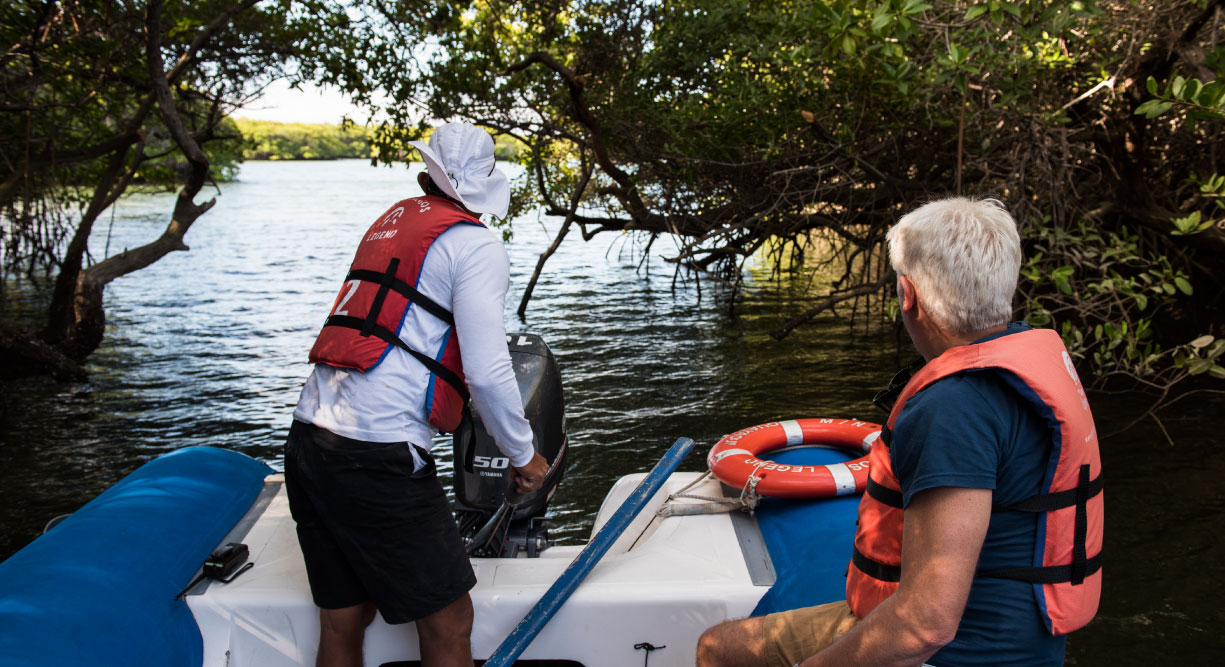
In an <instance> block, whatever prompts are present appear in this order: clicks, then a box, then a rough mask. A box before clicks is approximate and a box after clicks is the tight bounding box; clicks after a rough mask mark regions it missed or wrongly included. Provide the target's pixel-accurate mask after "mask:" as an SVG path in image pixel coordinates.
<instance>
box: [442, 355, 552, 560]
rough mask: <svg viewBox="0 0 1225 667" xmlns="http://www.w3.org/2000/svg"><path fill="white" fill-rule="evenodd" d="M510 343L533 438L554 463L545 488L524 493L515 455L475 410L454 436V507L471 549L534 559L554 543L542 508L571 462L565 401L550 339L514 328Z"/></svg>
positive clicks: (475, 552) (489, 554) (490, 555)
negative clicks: (515, 478) (515, 476)
mask: <svg viewBox="0 0 1225 667" xmlns="http://www.w3.org/2000/svg"><path fill="white" fill-rule="evenodd" d="M506 341H507V345H508V346H509V348H510V361H511V366H512V367H513V368H514V371H515V378H516V379H517V380H518V382H519V394H520V395H521V396H522V397H523V412H524V414H525V415H526V416H527V419H528V422H529V423H530V424H531V425H532V444H533V445H534V446H535V448H536V451H537V452H538V453H539V454H540V455H541V456H542V457H544V459H545V460H546V461H548V462H549V474H548V475H547V476H546V477H545V480H544V483H543V484H542V485H541V487H540V489H538V490H536V491H533V492H532V493H529V494H520V493H519V492H518V489H517V487H516V486H515V485H513V484H511V482H510V476H511V473H512V470H511V467H510V459H508V458H507V457H506V456H505V455H503V454H502V451H501V450H499V449H498V447H497V445H496V444H494V440H493V436H491V435H489V433H488V431H486V430H485V425H484V424H483V423H482V422H481V418H480V415H478V414H476V411H472V415H471V418H465V419H464V421H463V423H461V424H460V426H459V428H457V429H456V430H455V434H454V436H453V437H452V445H453V447H454V454H455V458H454V461H455V508H456V514H457V519H458V521H459V532H460V535H461V536H462V537H463V539H464V542H465V544H466V545H467V547H468V553H469V555H472V556H480V557H486V558H515V557H519V556H524V555H526V556H527V557H529V558H530V557H534V556H536V555H538V554H539V553H540V551H542V550H543V549H545V548H547V547H548V546H549V540H548V531H547V527H546V525H545V522H544V513H545V511H546V510H547V509H548V506H549V500H550V499H551V498H552V497H553V491H555V490H556V489H557V483H558V482H559V481H561V473H562V470H563V469H564V468H565V455H566V445H567V442H568V441H567V437H566V417H565V404H564V401H563V399H562V391H561V374H560V373H559V372H558V370H557V361H556V360H555V359H554V358H553V353H552V352H551V351H549V346H548V345H545V342H544V339H542V338H541V337H540V336H537V335H535V334H529V333H514V334H509V335H508V336H507V337H506Z"/></svg>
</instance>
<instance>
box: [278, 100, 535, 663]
mask: <svg viewBox="0 0 1225 667" xmlns="http://www.w3.org/2000/svg"><path fill="white" fill-rule="evenodd" d="M412 145H413V146H414V147H416V148H417V149H418V150H419V151H420V152H421V156H422V158H423V159H424V161H425V164H426V168H427V170H428V175H427V174H425V173H422V174H419V175H418V182H419V183H420V184H421V187H422V189H423V190H424V191H425V196H423V197H413V198H410V199H405V200H403V201H401V202H398V203H396V204H395V205H393V206H392V207H391V208H390V209H388V210H387V211H386V212H385V213H383V214H382V215H381V216H379V218H378V219H377V220H375V222H374V224H373V225H371V227H370V228H369V229H367V230H366V232H365V234H364V235H363V236H362V240H361V243H360V244H359V245H358V249H357V253H356V256H355V257H354V260H353V264H352V267H351V268H350V271H349V273H348V275H346V276H345V282H344V284H343V285H342V287H341V289H340V292H339V293H338V294H337V297H336V301H335V303H334V304H333V306H332V310H331V312H330V313H329V315H328V318H327V319H326V320H325V322H324V327H323V330H322V331H321V332H320V333H319V337H318V338H317V339H316V341H315V344H314V346H313V347H312V348H311V353H310V361H311V362H312V363H314V364H315V369H314V371H313V372H312V373H311V375H310V377H309V378H308V379H307V381H306V384H305V385H304V386H303V388H302V395H301V397H300V398H299V400H298V405H297V408H296V409H295V410H294V422H293V426H292V428H291V429H290V434H289V439H288V441H287V442H286V445H285V478H286V487H287V491H288V493H289V501H290V509H291V511H292V513H293V515H294V519H295V521H296V522H297V526H298V541H299V543H300V544H301V546H302V554H303V557H304V559H305V561H306V570H307V576H308V578H309V579H310V585H311V593H312V595H313V597H314V599H315V604H317V605H318V606H319V607H320V624H321V628H320V638H319V653H318V657H317V660H316V664H317V665H321V666H322V665H329V666H331V665H361V660H362V657H361V649H362V641H363V639H364V636H365V629H366V626H367V625H369V624H370V622H371V621H372V620H373V618H374V612H375V610H376V609H377V610H378V611H379V612H380V613H382V615H383V619H384V620H385V621H387V622H388V623H391V624H396V623H407V622H410V621H415V622H416V624H417V633H418V636H419V637H420V647H421V659H422V664H423V665H426V666H428V667H435V666H440V665H471V664H472V656H471V648H470V644H469V635H470V633H471V630H472V617H473V612H472V601H471V599H470V598H469V596H468V590H469V589H471V588H472V586H473V585H474V584H475V583H476V578H475V576H474V575H473V572H472V567H471V565H470V563H469V561H468V557H467V554H466V553H465V550H464V548H463V544H462V543H461V541H460V537H459V532H458V529H457V528H456V525H455V521H454V518H453V517H452V515H451V508H450V505H449V503H448V502H447V498H446V494H445V493H444V491H443V489H442V486H441V484H440V483H439V481H438V478H437V475H436V474H435V468H434V459H433V457H432V456H431V455H430V453H429V449H430V447H431V443H432V437H433V436H434V435H435V434H436V433H437V432H438V431H444V432H446V431H452V430H454V429H455V427H456V426H458V424H459V422H460V419H461V417H462V414H463V411H464V410H465V406H466V405H467V403H468V398H469V397H470V398H471V401H472V405H473V406H474V407H475V408H476V409H477V410H478V411H479V412H480V414H481V419H482V421H483V422H484V424H485V425H486V427H487V428H488V430H489V432H490V433H491V434H492V435H493V437H494V440H495V441H496V443H497V445H498V447H499V448H500V449H501V450H502V452H503V453H504V454H506V456H507V457H509V458H510V462H511V466H512V467H513V468H514V470H515V475H514V479H515V483H516V484H517V485H518V487H519V489H520V490H521V491H523V492H528V491H532V490H535V489H537V488H539V486H540V484H541V483H542V481H543V479H544V476H545V473H546V472H547V469H548V464H547V462H546V461H545V460H544V458H543V457H541V456H540V455H539V454H537V453H535V450H534V449H533V447H532V431H531V427H530V425H529V424H528V422H527V420H526V419H525V418H524V414H523V407H522V401H521V398H520V395H519V388H518V385H517V383H516V381H515V376H514V371H513V369H512V368H511V363H510V355H509V352H508V350H507V347H506V332H505V329H504V326H503V322H502V316H503V311H504V306H505V298H506V291H507V289H508V287H509V282H510V274H509V262H508V259H507V255H506V250H505V249H504V248H503V246H502V243H501V241H500V240H499V238H498V237H497V236H496V235H495V234H494V233H493V232H491V231H490V230H489V229H487V228H486V227H485V226H484V225H482V224H480V222H478V216H479V214H481V213H488V214H491V215H494V216H496V217H498V218H503V217H505V216H506V210H507V207H508V206H509V204H510V187H509V185H508V183H507V180H506V176H505V175H504V174H503V173H502V172H501V171H499V170H498V169H497V167H496V164H495V161H494V144H493V139H492V138H490V136H489V134H488V133H486V132H485V131H484V130H481V129H478V128H476V127H474V126H473V125H470V124H468V123H448V124H446V125H443V126H442V127H439V128H438V129H437V130H435V132H434V134H433V136H431V138H430V142H429V144H428V145H427V144H425V143H424V142H420V141H414V142H412Z"/></svg>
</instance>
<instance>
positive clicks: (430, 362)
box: [323, 315, 468, 403]
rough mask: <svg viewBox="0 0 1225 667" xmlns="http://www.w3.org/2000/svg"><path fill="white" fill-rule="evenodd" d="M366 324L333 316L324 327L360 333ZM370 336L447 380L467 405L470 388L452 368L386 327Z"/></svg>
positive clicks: (371, 333) (358, 320)
mask: <svg viewBox="0 0 1225 667" xmlns="http://www.w3.org/2000/svg"><path fill="white" fill-rule="evenodd" d="M365 322H366V321H365V320H364V319H362V318H360V317H351V316H349V315H333V316H331V317H329V318H327V320H325V321H324V322H323V326H325V327H346V328H349V329H357V330H358V331H361V330H362V326H363V325H364V324H365ZM369 335H371V336H374V337H376V338H379V339H380V340H382V341H384V342H386V343H389V344H391V345H395V346H396V347H398V348H400V349H401V350H404V351H405V352H407V353H409V354H411V355H412V357H413V358H414V359H416V360H417V361H420V362H421V363H422V364H424V365H425V367H426V368H428V369H429V370H430V372H431V373H433V374H434V375H437V376H438V377H440V378H442V379H443V380H445V381H446V383H447V384H449V385H451V388H453V389H454V390H455V392H456V393H457V394H459V396H460V398H462V399H464V402H465V403H467V402H468V386H467V385H465V384H464V381H463V380H461V379H460V378H459V376H458V375H456V374H455V372H454V371H452V370H451V369H450V368H447V367H446V366H443V365H442V363H441V362H439V361H438V360H436V359H433V358H432V357H427V356H425V355H424V354H421V353H420V352H418V351H416V350H414V349H413V348H411V347H409V346H408V344H407V343H405V342H404V341H402V340H400V337H399V336H397V335H395V334H394V333H392V332H390V331H388V330H387V329H385V328H384V327H380V326H377V325H376V326H375V327H374V330H373V331H371V332H370V334H369Z"/></svg>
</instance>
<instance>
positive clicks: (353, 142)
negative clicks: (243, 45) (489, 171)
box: [231, 118, 519, 162]
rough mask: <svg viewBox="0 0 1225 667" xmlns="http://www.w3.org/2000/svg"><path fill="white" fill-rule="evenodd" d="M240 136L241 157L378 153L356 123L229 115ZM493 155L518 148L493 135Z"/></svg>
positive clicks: (358, 157) (366, 131) (337, 157)
mask: <svg viewBox="0 0 1225 667" xmlns="http://www.w3.org/2000/svg"><path fill="white" fill-rule="evenodd" d="M231 120H233V121H234V124H235V125H236V126H237V128H238V131H239V132H240V133H241V134H242V136H243V146H242V159H243V160H244V161H246V160H268V161H273V162H287V161H296V160H310V161H316V160H369V159H370V158H372V157H374V155H375V153H376V152H377V151H376V150H375V148H374V146H373V145H372V143H371V131H370V130H369V129H368V128H366V127H360V126H356V125H351V126H347V127H346V126H341V125H332V124H328V123H279V122H276V121H270V120H250V119H247V118H232V119H231ZM494 141H495V149H494V152H495V155H496V156H497V157H498V158H499V159H503V160H506V159H509V158H511V157H513V156H514V155H515V154H516V153H518V151H519V146H518V145H517V143H516V142H515V140H514V139H511V138H510V137H505V136H501V137H495V138H494Z"/></svg>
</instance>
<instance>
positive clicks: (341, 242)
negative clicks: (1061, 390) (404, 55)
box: [0, 161, 893, 557]
mask: <svg viewBox="0 0 1225 667" xmlns="http://www.w3.org/2000/svg"><path fill="white" fill-rule="evenodd" d="M419 169H420V166H419V165H418V166H417V167H415V168H414V169H413V170H412V171H409V170H405V169H404V168H403V167H397V168H374V167H370V166H369V165H367V164H366V163H365V162H364V161H342V162H280V163H278V162H252V163H248V164H246V165H245V166H244V167H243V170H242V173H241V175H240V179H239V180H238V181H236V182H234V183H228V184H224V185H222V186H221V191H222V193H221V195H220V196H219V197H218V198H217V205H216V207H215V208H213V209H212V210H211V211H209V212H208V213H207V214H206V215H204V216H203V217H202V218H200V220H199V221H197V222H196V224H195V225H194V226H193V227H192V229H191V231H190V232H189V234H188V236H187V243H188V245H190V246H191V248H192V250H191V251H190V252H179V253H172V254H171V255H169V256H167V257H166V258H164V259H163V260H161V261H160V262H158V263H156V264H154V265H152V266H150V267H149V268H146V269H144V270H142V271H139V272H137V273H134V274H131V275H129V276H126V277H124V278H121V279H119V280H118V281H116V282H114V283H112V284H111V285H110V286H109V287H108V288H107V295H106V310H107V317H108V323H107V324H108V326H107V335H106V340H105V341H104V343H103V345H102V347H101V348H100V349H99V350H98V351H97V352H96V353H95V354H94V355H93V356H91V357H90V359H89V364H90V365H89V371H90V379H89V381H88V382H87V383H84V384H78V385H56V384H54V383H51V382H47V381H45V380H37V379H36V380H31V381H27V382H23V383H19V384H17V385H13V386H10V388H9V392H10V397H9V399H10V403H9V414H10V419H9V426H8V429H7V431H6V432H5V433H4V436H3V437H4V441H5V446H4V447H0V479H2V481H3V484H2V485H0V487H2V490H0V501H3V502H0V521H2V522H3V526H4V530H3V535H4V537H3V541H0V557H4V556H6V555H8V554H9V553H11V552H12V551H15V550H16V549H18V548H20V546H21V545H23V544H24V543H25V542H26V541H28V540H29V539H31V538H32V537H33V536H34V535H35V534H36V533H37V531H38V530H39V529H40V528H41V526H42V524H43V522H44V521H45V520H46V519H48V518H50V517H51V516H54V515H55V514H59V513H64V512H69V511H72V510H74V509H76V508H77V507H79V506H80V505H81V504H82V503H83V502H85V501H86V500H88V499H89V498H91V497H93V496H94V495H96V494H97V493H99V492H101V491H102V490H103V489H105V488H106V487H107V486H109V485H110V484H112V483H114V482H115V481H116V480H117V479H119V478H120V477H122V476H123V475H125V474H127V473H128V472H130V471H131V470H133V469H134V468H136V467H137V466H138V465H139V464H140V463H142V462H144V461H145V460H148V459H150V458H152V457H155V456H157V455H159V454H162V453H164V452H167V451H170V450H172V449H177V448H179V447H185V446H189V445H211V446H216V447H225V448H229V449H235V450H238V451H242V452H244V453H246V454H249V455H251V456H254V457H256V458H259V459H262V460H265V461H267V462H269V463H270V464H272V465H273V466H274V467H279V466H280V464H281V446H282V443H283V440H284V436H285V433H286V431H287V430H288V426H289V421H290V414H291V411H292V409H293V405H294V404H295V402H296V401H297V397H298V391H299V389H300V388H301V383H302V381H303V379H304V378H305V377H306V375H307V374H308V373H309V372H310V366H309V365H308V364H307V363H306V352H307V350H308V349H309V348H310V345H311V343H312V342H313V340H314V336H315V334H316V333H317V332H318V327H319V325H320V322H321V321H322V319H323V317H324V316H325V315H326V312H327V310H328V308H329V307H330V306H331V303H332V299H333V298H334V296H335V293H336V290H337V289H338V286H339V284H340V280H341V277H342V276H343V275H344V273H345V271H346V270H347V268H348V265H349V262H350V261H351V260H352V255H353V251H354V249H355V247H356V245H357V242H358V239H359V237H360V235H361V232H362V230H364V229H365V228H366V227H367V226H368V225H369V224H370V222H371V221H372V220H374V219H375V217H377V216H378V215H379V214H380V213H382V212H383V211H384V210H385V209H386V208H387V207H388V206H389V205H390V204H392V203H393V202H395V201H397V200H399V199H403V198H404V197H408V196H414V195H416V194H418V191H417V188H416V185H415V178H414V176H413V174H415V173H416V171H418V170H419ZM207 194H208V193H206V195H207ZM172 207H173V195H171V194H163V195H140V196H133V197H129V198H127V199H125V200H124V201H123V202H121V204H120V205H119V207H118V209H117V211H116V216H115V220H114V224H113V227H112V228H111V229H109V230H108V229H107V228H106V226H105V225H104V226H101V227H99V229H97V230H96V232H95V238H94V245H93V248H92V251H93V254H94V256H95V257H102V256H103V255H104V251H105V249H106V248H107V247H108V245H107V244H108V242H109V249H110V252H111V253H112V254H114V253H116V252H119V251H122V250H123V249H124V248H127V247H136V246H139V245H141V244H143V243H146V242H148V241H149V240H151V239H153V238H156V236H157V235H159V234H160V233H161V231H162V229H163V228H164V227H165V221H166V216H167V215H168V213H169V211H170V210H171V209H172ZM558 223H559V221H558V220H557V219H552V218H544V219H537V218H534V217H529V218H525V219H521V220H519V221H518V222H517V223H516V225H515V238H514V241H513V242H512V243H511V244H510V246H509V252H510V256H511V266H512V269H511V270H512V278H511V282H512V287H511V293H510V295H509V296H508V299H507V310H506V322H507V330H508V331H517V330H527V331H533V332H536V333H539V334H541V335H542V336H544V338H545V340H546V341H547V342H548V343H549V345H550V346H551V347H552V349H553V351H554V353H555V354H556V356H557V359H558V363H559V365H560V366H561V372H562V378H563V381H564V385H565V390H566V401H567V405H566V412H567V418H568V424H569V429H570V437H571V445H572V450H571V454H570V462H569V468H568V470H567V471H566V480H565V481H564V482H563V485H562V487H561V489H560V490H559V491H558V493H557V495H556V497H555V502H554V503H553V505H552V507H551V512H552V515H553V517H554V522H553V525H554V533H555V536H556V537H558V538H559V539H561V540H563V541H568V542H578V541H583V540H585V539H586V536H587V534H588V532H589V531H590V528H591V519H592V515H593V514H594V512H595V511H596V510H597V509H598V507H599V504H600V501H601V500H602V498H603V494H604V492H605V490H606V489H607V488H608V486H609V485H610V484H611V482H612V481H613V480H614V479H616V478H617V477H619V476H621V475H624V474H627V473H630V472H636V471H641V470H645V469H647V468H649V467H650V466H651V465H652V464H653V463H654V462H655V461H656V460H657V459H658V457H659V456H660V455H661V454H662V452H663V451H664V450H665V449H666V448H667V446H668V445H669V444H671V442H672V441H673V440H674V439H675V438H677V437H678V436H682V435H684V436H689V437H692V438H694V439H696V440H697V441H698V443H699V445H700V446H699V449H698V450H697V451H696V452H695V453H694V454H693V455H692V456H691V460H690V461H688V462H687V464H686V465H687V467H688V468H690V469H699V468H701V467H703V466H704V463H703V460H704V453H705V451H704V450H705V449H706V448H708V447H709V446H710V445H711V444H713V443H714V442H715V440H717V439H718V438H719V437H720V436H722V435H723V434H725V433H727V432H730V431H732V430H735V429H737V428H740V427H743V426H747V425H751V424H755V423H759V422H763V421H768V420H771V419H775V418H779V417H799V416H815V415H850V416H860V417H870V418H875V415H870V413H869V411H870V410H872V408H870V407H865V406H866V405H867V403H866V400H865V399H866V397H867V396H870V395H871V393H872V388H873V387H874V386H875V385H876V384H877V383H879V382H880V381H881V378H882V377H883V378H886V379H887V378H888V375H889V369H890V368H892V365H893V359H892V358H891V356H889V355H881V354H879V352H878V349H877V346H876V345H874V344H873V342H872V340H870V339H867V338H859V339H848V338H847V336H846V334H845V331H843V330H842V329H841V328H840V327H832V328H831V327H826V328H822V327H819V326H818V327H807V328H803V329H800V330H798V331H797V332H796V333H795V334H793V335H792V336H791V337H789V338H788V339H786V340H785V341H783V342H781V343H779V342H775V341H774V340H773V339H771V338H769V337H768V335H767V334H766V331H767V330H769V329H770V328H772V327H775V326H777V325H778V324H780V323H781V322H782V321H784V320H785V318H787V317H789V316H791V315H793V314H794V313H795V312H797V311H798V310H799V309H800V308H801V307H802V304H799V303H796V302H795V301H794V299H793V298H792V293H791V292H789V291H788V290H787V289H786V288H785V287H780V286H778V285H775V284H773V283H769V282H766V283H762V284H752V283H751V284H750V290H749V296H748V297H747V298H746V299H745V300H744V302H743V303H742V304H740V305H739V306H738V308H737V311H738V314H739V317H738V318H736V319H731V318H728V317H727V315H726V314H725V312H726V308H725V307H723V306H721V305H720V304H722V303H724V301H725V299H726V295H722V294H720V293H719V292H720V290H719V289H717V288H716V286H713V285H710V284H704V285H703V286H702V287H703V289H702V300H701V301H699V295H698V290H697V289H696V286H695V285H694V284H693V283H692V282H688V283H686V282H683V281H681V282H677V283H676V284H675V287H674V284H673V283H674V281H673V272H672V266H671V265H669V264H666V263H664V262H663V261H662V260H660V258H659V254H661V253H665V252H667V250H666V249H661V246H662V245H663V242H662V241H660V242H657V243H656V245H655V248H654V249H653V251H652V256H651V257H649V258H648V261H647V262H646V263H645V264H642V265H641V266H640V260H641V259H642V258H641V254H640V253H639V252H636V250H635V247H634V245H633V242H634V237H631V236H628V235H612V234H605V235H601V236H599V237H596V239H595V240H594V241H592V242H589V243H583V242H582V241H581V240H580V239H579V238H577V237H576V235H575V236H572V237H571V238H569V239H567V242H566V243H564V244H563V245H562V247H561V249H560V250H559V251H558V252H557V254H555V255H554V256H553V257H552V258H551V259H550V260H549V263H548V264H547V266H546V269H545V273H544V274H543V275H542V276H541V279H540V281H539V284H538V285H537V287H536V290H535V292H534V295H533V299H532V302H531V304H530V306H529V309H528V317H527V321H526V322H520V321H519V320H518V318H517V317H516V316H515V314H514V311H515V308H516V307H517V305H518V300H519V298H520V296H521V295H522V293H523V288H524V286H525V285H526V284H527V280H528V278H529V277H530V275H531V271H532V269H533V268H534V267H535V264H536V259H537V257H538V255H539V253H540V252H541V251H542V250H543V249H544V248H545V247H547V246H548V244H549V242H550V240H551V239H552V234H553V233H554V232H555V231H556V229H557V227H558ZM108 231H109V237H110V238H109V239H108ZM435 451H436V452H438V453H439V454H440V455H441V456H440V459H441V463H442V467H443V470H444V473H446V474H449V471H450V443H449V440H448V441H443V440H440V446H439V447H438V448H437V449H436V450H435Z"/></svg>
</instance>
